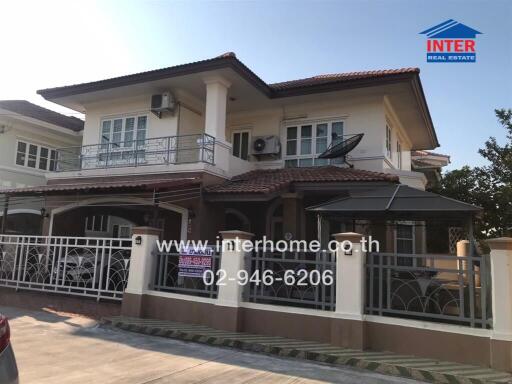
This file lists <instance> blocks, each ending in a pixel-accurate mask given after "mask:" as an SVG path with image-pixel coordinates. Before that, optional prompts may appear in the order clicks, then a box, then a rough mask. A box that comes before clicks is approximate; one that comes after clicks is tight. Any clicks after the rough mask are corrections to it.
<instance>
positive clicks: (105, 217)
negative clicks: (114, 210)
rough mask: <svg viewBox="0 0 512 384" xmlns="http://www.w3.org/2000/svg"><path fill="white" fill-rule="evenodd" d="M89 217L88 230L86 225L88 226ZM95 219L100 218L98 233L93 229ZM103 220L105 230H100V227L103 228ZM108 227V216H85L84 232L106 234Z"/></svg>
mask: <svg viewBox="0 0 512 384" xmlns="http://www.w3.org/2000/svg"><path fill="white" fill-rule="evenodd" d="M89 217H92V229H88V228H87V227H88V224H89ZM97 218H101V219H100V220H101V223H100V230H99V231H96V230H95V229H94V224H96V219H97ZM103 220H106V224H105V228H106V229H105V230H104V231H103V230H101V227H102V226H103V225H102V224H103ZM109 226H110V215H103V214H93V215H89V216H86V217H85V230H86V231H88V232H95V233H108V231H109Z"/></svg>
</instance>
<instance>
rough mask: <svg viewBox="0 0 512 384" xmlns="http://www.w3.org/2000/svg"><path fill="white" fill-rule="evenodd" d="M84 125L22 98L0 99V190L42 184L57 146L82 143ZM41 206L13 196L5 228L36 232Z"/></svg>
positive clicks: (52, 165) (76, 119)
mask: <svg viewBox="0 0 512 384" xmlns="http://www.w3.org/2000/svg"><path fill="white" fill-rule="evenodd" d="M83 126H84V122H83V121H82V120H80V119H78V118H75V117H69V116H65V115H62V114H60V113H57V112H54V111H51V110H49V109H46V108H42V107H40V106H38V105H35V104H32V103H30V102H28V101H25V100H0V190H1V189H6V188H24V187H32V186H38V185H45V184H46V182H47V181H46V176H45V175H46V174H47V173H48V172H53V171H55V168H56V160H57V148H61V147H69V146H79V145H81V143H82V131H83ZM2 200H3V199H2ZM43 206H44V205H43V203H42V201H36V200H33V199H24V200H20V199H17V200H16V199H12V200H11V202H10V204H9V211H8V218H9V219H8V226H7V228H9V227H10V228H17V229H19V230H21V229H23V232H24V233H30V234H35V233H38V231H40V223H41V208H43ZM3 215H4V211H3V210H1V209H0V216H1V217H3Z"/></svg>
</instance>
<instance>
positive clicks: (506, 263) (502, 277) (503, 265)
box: [482, 237, 512, 372]
mask: <svg viewBox="0 0 512 384" xmlns="http://www.w3.org/2000/svg"><path fill="white" fill-rule="evenodd" d="M487 244H488V245H489V247H490V248H491V280H492V310H493V316H492V318H493V326H492V335H491V366H492V367H493V368H495V369H498V370H503V371H509V372H510V371H511V370H512V238H511V237H500V238H498V239H491V240H487ZM482 278H484V276H482Z"/></svg>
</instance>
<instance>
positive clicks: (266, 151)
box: [251, 136, 281, 156]
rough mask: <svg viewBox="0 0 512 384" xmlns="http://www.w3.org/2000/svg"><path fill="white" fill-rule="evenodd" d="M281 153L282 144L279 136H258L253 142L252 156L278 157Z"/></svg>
mask: <svg viewBox="0 0 512 384" xmlns="http://www.w3.org/2000/svg"><path fill="white" fill-rule="evenodd" d="M280 152H281V144H280V143H279V137H277V136H256V137H254V138H253V140H252V150H251V154H252V155H254V156H262V155H271V156H277V155H279V153H280Z"/></svg>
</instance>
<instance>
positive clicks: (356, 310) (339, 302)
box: [331, 232, 368, 349]
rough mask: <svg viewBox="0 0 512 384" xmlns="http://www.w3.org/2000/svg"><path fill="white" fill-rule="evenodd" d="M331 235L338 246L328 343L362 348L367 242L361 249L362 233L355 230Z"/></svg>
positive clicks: (363, 343) (363, 346)
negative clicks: (349, 244) (332, 313)
mask: <svg viewBox="0 0 512 384" xmlns="http://www.w3.org/2000/svg"><path fill="white" fill-rule="evenodd" d="M332 236H333V237H334V240H336V241H337V242H338V245H337V248H336V310H335V312H334V316H333V319H332V322H331V342H332V344H334V345H337V346H341V347H345V348H354V349H364V348H365V335H364V322H363V314H364V291H365V289H364V283H365V270H364V265H365V258H366V252H365V251H366V249H367V247H368V245H366V246H365V247H364V249H363V246H362V245H363V243H362V242H361V240H362V239H363V235H361V234H359V233H354V232H344V233H336V234H334V235H332ZM344 242H346V243H345V245H346V247H344V246H343V245H344V244H343V243H344ZM348 243H351V244H352V250H351V251H347V249H348Z"/></svg>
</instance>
